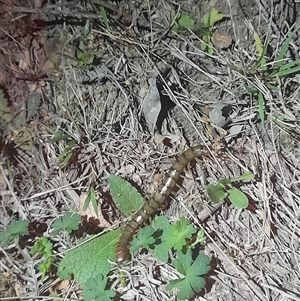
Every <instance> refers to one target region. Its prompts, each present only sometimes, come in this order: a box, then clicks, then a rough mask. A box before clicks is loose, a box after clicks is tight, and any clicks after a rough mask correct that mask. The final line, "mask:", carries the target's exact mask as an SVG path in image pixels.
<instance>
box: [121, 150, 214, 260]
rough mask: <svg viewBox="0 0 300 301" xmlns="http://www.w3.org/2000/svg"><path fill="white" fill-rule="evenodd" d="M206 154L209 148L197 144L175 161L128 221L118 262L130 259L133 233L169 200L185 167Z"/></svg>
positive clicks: (122, 237) (207, 154) (122, 235)
mask: <svg viewBox="0 0 300 301" xmlns="http://www.w3.org/2000/svg"><path fill="white" fill-rule="evenodd" d="M204 156H209V150H208V148H207V147H206V146H203V145H197V146H194V147H190V148H189V149H187V150H186V151H185V152H183V153H182V154H181V155H180V156H179V157H178V158H177V159H176V160H175V161H174V162H173V164H172V166H171V167H170V169H169V171H168V173H167V174H166V176H165V177H164V179H163V181H162V184H161V185H160V186H159V188H158V189H157V191H156V192H155V193H154V194H153V196H152V197H151V198H150V199H149V200H148V201H147V202H146V203H145V204H144V205H143V206H142V207H141V208H140V209H139V210H138V211H137V212H136V213H135V214H134V216H133V217H132V219H131V220H130V221H129V222H128V223H127V225H126V227H125V229H124V231H123V233H122V234H121V237H120V239H119V241H118V243H117V248H116V262H117V263H122V262H124V261H127V260H129V259H130V253H129V244H130V241H131V240H132V237H133V235H134V234H135V233H136V232H137V231H138V229H139V228H140V227H142V226H143V225H144V224H145V223H147V222H148V221H149V220H150V219H151V218H153V216H154V215H155V214H156V213H157V211H158V210H159V209H161V208H163V207H164V206H165V205H166V203H167V200H168V198H169V196H170V194H171V192H172V190H173V189H174V187H175V184H176V182H177V180H178V178H179V177H180V174H181V173H182V171H183V170H184V168H185V167H186V166H187V165H188V164H189V162H191V161H192V160H193V159H195V158H196V157H199V158H201V157H204Z"/></svg>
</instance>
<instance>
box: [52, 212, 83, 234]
mask: <svg viewBox="0 0 300 301" xmlns="http://www.w3.org/2000/svg"><path fill="white" fill-rule="evenodd" d="M80 220H81V216H80V215H79V214H77V213H73V212H68V213H67V214H65V215H64V216H63V217H58V218H56V219H55V220H54V223H53V230H52V232H51V234H52V235H57V234H58V233H59V232H60V231H61V230H66V231H67V232H69V233H71V232H72V231H73V230H78V228H79V222H80Z"/></svg>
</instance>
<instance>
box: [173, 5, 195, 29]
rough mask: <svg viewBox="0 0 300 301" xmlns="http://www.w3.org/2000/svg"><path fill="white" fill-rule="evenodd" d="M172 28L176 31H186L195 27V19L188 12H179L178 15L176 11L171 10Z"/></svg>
mask: <svg viewBox="0 0 300 301" xmlns="http://www.w3.org/2000/svg"><path fill="white" fill-rule="evenodd" d="M171 22H172V24H173V25H172V27H171V29H172V30H173V31H174V32H176V33H186V32H187V31H188V30H192V29H193V28H194V20H193V19H192V18H191V17H190V16H189V15H187V14H185V13H182V12H179V13H178V15H177V16H176V12H175V11H174V10H173V9H172V10H171Z"/></svg>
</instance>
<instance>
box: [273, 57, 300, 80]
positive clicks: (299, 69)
mask: <svg viewBox="0 0 300 301" xmlns="http://www.w3.org/2000/svg"><path fill="white" fill-rule="evenodd" d="M290 63H296V62H295V61H293V62H290ZM290 63H288V64H286V65H289V64H290ZM286 65H283V66H282V67H288V66H286ZM290 65H292V64H290ZM297 72H300V66H296V67H293V68H289V69H281V68H280V69H279V71H277V72H275V73H272V74H271V75H270V77H276V76H278V77H280V76H286V75H289V74H293V73H297Z"/></svg>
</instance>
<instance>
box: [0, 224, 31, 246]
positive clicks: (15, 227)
mask: <svg viewBox="0 0 300 301" xmlns="http://www.w3.org/2000/svg"><path fill="white" fill-rule="evenodd" d="M28 225H29V221H28V220H27V219H25V220H19V221H12V222H11V223H10V224H9V225H8V226H7V228H6V230H5V231H3V232H1V233H0V241H2V242H3V246H4V247H7V246H8V245H9V243H10V242H11V240H13V239H14V238H16V237H18V236H20V235H27V234H29V231H28Z"/></svg>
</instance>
